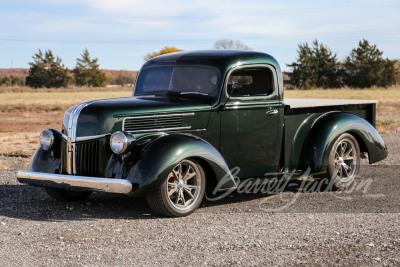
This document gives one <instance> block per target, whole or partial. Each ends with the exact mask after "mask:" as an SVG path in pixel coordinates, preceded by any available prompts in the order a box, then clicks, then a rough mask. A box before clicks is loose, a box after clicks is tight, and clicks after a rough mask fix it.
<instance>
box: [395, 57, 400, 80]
mask: <svg viewBox="0 0 400 267" xmlns="http://www.w3.org/2000/svg"><path fill="white" fill-rule="evenodd" d="M394 65H395V68H396V74H395V80H396V86H397V85H399V84H400V60H396V62H395V64H394Z"/></svg>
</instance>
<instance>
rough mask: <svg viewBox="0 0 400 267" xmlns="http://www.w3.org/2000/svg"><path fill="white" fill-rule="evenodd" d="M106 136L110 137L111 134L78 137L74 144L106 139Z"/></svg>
mask: <svg viewBox="0 0 400 267" xmlns="http://www.w3.org/2000/svg"><path fill="white" fill-rule="evenodd" d="M108 135H111V134H110V133H107V134H99V135H90V136H80V137H77V138H76V139H75V140H76V142H81V141H88V140H96V139H100V138H103V137H106V136H108Z"/></svg>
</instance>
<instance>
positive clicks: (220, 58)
mask: <svg viewBox="0 0 400 267" xmlns="http://www.w3.org/2000/svg"><path fill="white" fill-rule="evenodd" d="M175 63H177V64H180V63H182V64H207V65H211V66H215V67H218V68H219V69H220V70H223V71H227V70H228V69H230V68H231V67H233V66H237V65H244V64H271V65H273V66H274V67H275V68H276V69H277V70H278V71H279V72H280V67H279V64H278V62H277V61H276V59H275V58H274V57H272V56H271V55H269V54H266V53H262V52H256V51H244V50H199V51H183V52H176V53H169V54H165V55H161V56H158V57H154V58H152V59H150V60H149V61H147V62H146V63H145V64H144V65H143V66H148V65H157V64H175ZM279 74H280V73H279Z"/></svg>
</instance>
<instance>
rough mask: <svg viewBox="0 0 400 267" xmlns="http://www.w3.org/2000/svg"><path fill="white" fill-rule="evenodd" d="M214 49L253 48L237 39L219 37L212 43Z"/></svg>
mask: <svg viewBox="0 0 400 267" xmlns="http://www.w3.org/2000/svg"><path fill="white" fill-rule="evenodd" d="M214 48H215V49H221V50H228V49H229V50H253V49H251V48H250V47H248V46H247V45H245V44H244V43H243V42H241V41H239V40H236V41H235V40H231V39H219V40H217V41H216V42H215V43H214Z"/></svg>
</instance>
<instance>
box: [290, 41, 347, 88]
mask: <svg viewBox="0 0 400 267" xmlns="http://www.w3.org/2000/svg"><path fill="white" fill-rule="evenodd" d="M297 53H298V56H297V58H296V61H295V62H293V63H292V64H288V65H287V66H288V67H290V68H292V73H291V74H289V76H290V78H291V82H292V84H293V85H294V86H296V87H299V88H302V89H311V88H315V87H322V88H335V87H339V86H340V83H339V78H340V68H339V63H338V61H337V59H336V54H333V53H332V51H331V50H330V49H329V48H328V47H327V46H326V45H324V44H322V43H321V44H320V43H318V41H317V40H314V42H313V45H312V47H310V46H309V45H308V43H305V44H299V45H298V50H297Z"/></svg>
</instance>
